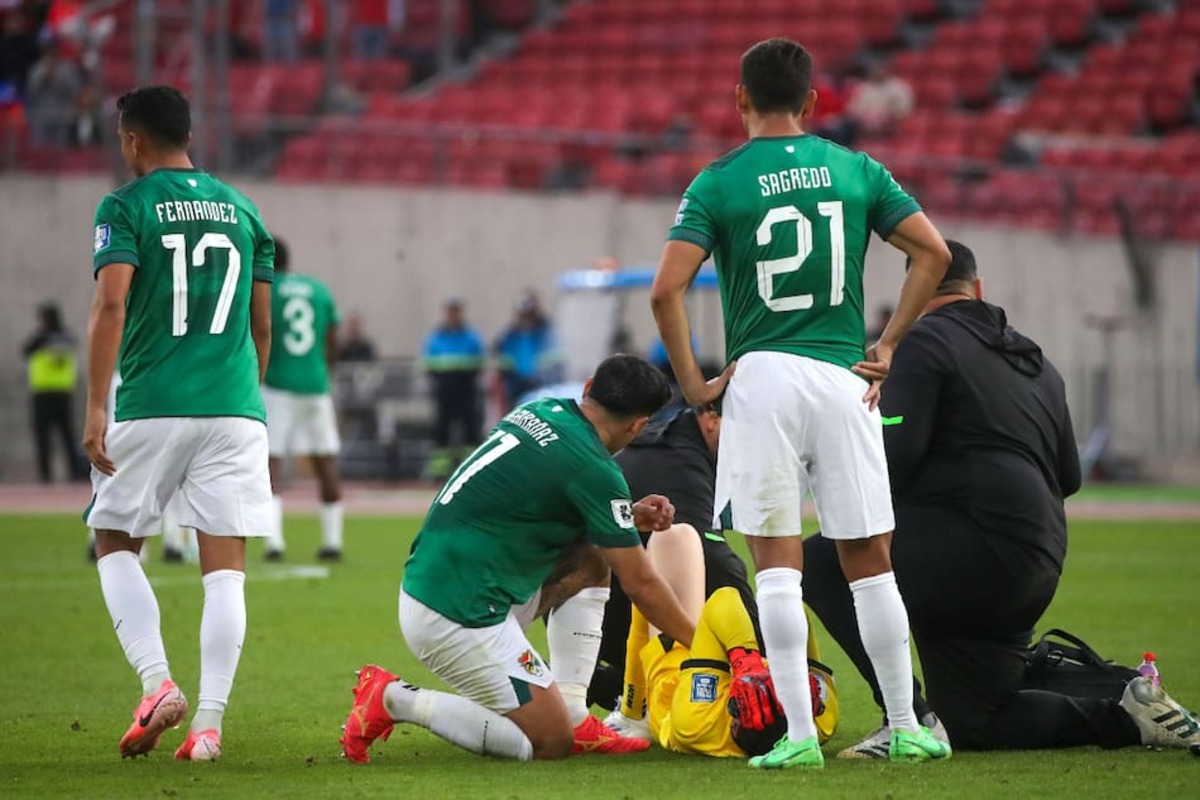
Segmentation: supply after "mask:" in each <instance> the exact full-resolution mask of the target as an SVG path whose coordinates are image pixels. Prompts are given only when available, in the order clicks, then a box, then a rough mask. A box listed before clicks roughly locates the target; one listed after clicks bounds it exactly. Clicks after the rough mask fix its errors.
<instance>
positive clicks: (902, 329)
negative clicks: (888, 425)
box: [853, 211, 950, 411]
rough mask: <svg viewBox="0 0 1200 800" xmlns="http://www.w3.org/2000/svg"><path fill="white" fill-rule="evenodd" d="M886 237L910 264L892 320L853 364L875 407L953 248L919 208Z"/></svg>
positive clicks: (865, 398) (869, 402)
mask: <svg viewBox="0 0 1200 800" xmlns="http://www.w3.org/2000/svg"><path fill="white" fill-rule="evenodd" d="M887 241H888V244H890V245H892V246H893V247H895V248H896V249H897V250H900V251H901V252H903V253H904V254H905V255H907V256H908V258H909V260H910V266H909V269H908V274H907V275H906V276H905V277H904V284H903V285H902V286H901V287H900V299H899V301H897V303H896V310H895V312H894V313H893V314H892V318H891V321H889V322H888V325H887V327H886V328H885V329H884V331H883V334H882V335H881V336H880V337H879V341H878V342H875V343H873V344H872V345H871V346H870V347H869V348H868V349H867V354H866V359H865V360H863V361H860V362H859V363H858V364H855V365H854V367H853V370H854V372H855V373H856V374H858V375H861V376H862V377H864V378H866V379H867V380H869V381H871V386H870V388H869V389H868V390H867V393H866V394H865V395H863V402H864V403H866V404H867V405H869V406H870V407H871V410H872V411H874V410H875V408H876V407H877V406H878V405H879V393H880V391H881V389H882V387H883V382H884V380H885V379H887V375H888V370H889V369H890V368H891V363H892V354H893V353H895V352H896V346H897V345H898V344H899V343H900V340H901V339H902V338H904V334H905V333H907V332H908V329H909V328H911V327H912V324H913V323H914V322H916V321H917V318H918V317H919V316H921V311H922V310H923V309H924V308H925V305H926V304H927V303H928V302H929V301H930V299H931V298H932V297H933V293H934V291H936V289H937V285H938V283H940V282H941V280H942V276H943V275H945V274H946V267H948V266H949V265H950V249H949V248H948V247H946V241H945V239H943V238H942V235H941V234H940V233H938V230H937V228H935V227H934V226H933V223H932V222H930V221H929V217H927V216H925V214H924V213H922V212H920V211H918V212H917V213H915V214H911V215H909V216H908V217H905V218H904V219H903V220H901V222H900V224H899V225H897V226H896V228H895V230H893V231H892V235H891V236H889V237H888V240H887Z"/></svg>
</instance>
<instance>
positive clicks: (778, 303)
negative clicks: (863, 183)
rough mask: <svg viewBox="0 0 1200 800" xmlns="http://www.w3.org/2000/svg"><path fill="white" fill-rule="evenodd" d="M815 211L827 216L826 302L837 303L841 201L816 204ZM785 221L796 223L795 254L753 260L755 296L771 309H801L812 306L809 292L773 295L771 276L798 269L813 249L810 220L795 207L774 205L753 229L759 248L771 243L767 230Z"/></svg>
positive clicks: (841, 276)
mask: <svg viewBox="0 0 1200 800" xmlns="http://www.w3.org/2000/svg"><path fill="white" fill-rule="evenodd" d="M817 213H819V214H820V215H821V216H822V217H828V218H829V256H830V265H829V266H830V277H831V279H832V280H831V283H830V287H829V305H830V306H840V305H841V304H842V300H843V299H845V290H846V228H845V223H844V221H843V219H842V201H841V200H833V201H829V202H824V203H817ZM786 222H791V223H794V224H795V226H796V254H795V255H794V256H787V257H785V258H774V259H770V260H768V261H759V262H757V267H758V296H759V297H761V298H762V300H763V302H764V303H766V304H767V308H769V309H771V310H772V311H803V310H804V309H806V308H812V304H813V296H812V295H811V294H794V295H785V296H783V297H775V276H776V275H785V274H787V273H789V272H798V271H799V270H800V268H801V267H802V266H804V262H805V260H806V259H807V258H808V257H809V255H810V254H811V253H812V251H813V229H812V220H810V219H809V218H808V217H806V216H804V214H803V213H802V212H801V211H800V209H798V208H796V207H795V206H776V207H775V208H772V209H771V210H770V211H768V212H767V215H766V216H765V217H763V221H762V222H761V223H759V226H758V230H757V231H756V232H755V240H756V241H757V242H758V246H759V247H766V246H767V245H769V244H770V243H771V238H772V236H771V229H772V228H774V227H775V226H776V225H782V224H784V223H786Z"/></svg>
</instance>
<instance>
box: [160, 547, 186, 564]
mask: <svg viewBox="0 0 1200 800" xmlns="http://www.w3.org/2000/svg"><path fill="white" fill-rule="evenodd" d="M163 561H164V562H165V563H167V564H182V563H183V551H182V550H176V549H175V548H174V547H164V548H163Z"/></svg>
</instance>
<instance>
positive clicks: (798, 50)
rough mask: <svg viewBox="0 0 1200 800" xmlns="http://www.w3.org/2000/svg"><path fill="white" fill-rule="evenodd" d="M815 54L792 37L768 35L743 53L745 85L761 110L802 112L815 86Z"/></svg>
mask: <svg viewBox="0 0 1200 800" xmlns="http://www.w3.org/2000/svg"><path fill="white" fill-rule="evenodd" d="M812 73H813V62H812V56H810V55H809V54H808V51H807V50H805V49H804V46H803V45H801V44H800V43H798V42H794V41H792V40H791V39H767V40H766V41H762V42H759V43H758V44H756V45H754V46H753V47H751V48H750V49H749V50H747V51H746V52H745V53H744V54H743V55H742V85H743V86H745V87H746V93H747V94H749V95H750V103H751V104H752V105H753V106H754V110H755V111H757V112H759V113H760V114H767V113H770V112H772V111H788V112H791V113H792V114H799V113H800V112H801V111H802V110H803V109H804V100H805V98H807V97H808V91H809V89H811V88H812Z"/></svg>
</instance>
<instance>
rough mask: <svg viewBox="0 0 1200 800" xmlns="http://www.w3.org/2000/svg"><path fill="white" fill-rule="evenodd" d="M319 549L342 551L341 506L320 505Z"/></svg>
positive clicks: (335, 504) (338, 504)
mask: <svg viewBox="0 0 1200 800" xmlns="http://www.w3.org/2000/svg"><path fill="white" fill-rule="evenodd" d="M321 547H323V548H326V549H328V550H341V549H342V504H341V503H322V504H321Z"/></svg>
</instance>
